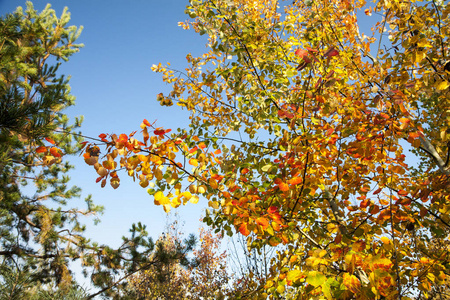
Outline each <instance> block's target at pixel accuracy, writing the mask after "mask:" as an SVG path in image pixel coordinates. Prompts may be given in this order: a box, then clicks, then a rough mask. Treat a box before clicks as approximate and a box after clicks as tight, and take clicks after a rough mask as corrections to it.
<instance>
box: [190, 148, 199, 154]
mask: <svg viewBox="0 0 450 300" xmlns="http://www.w3.org/2000/svg"><path fill="white" fill-rule="evenodd" d="M197 150H198V148H197V147H194V148H192V149H191V150H189V153H194V152H195V151H197Z"/></svg>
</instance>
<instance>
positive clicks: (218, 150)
mask: <svg viewBox="0 0 450 300" xmlns="http://www.w3.org/2000/svg"><path fill="white" fill-rule="evenodd" d="M220 153H222V151H220V149H217V150H216V151H214V154H216V155H219V154H220Z"/></svg>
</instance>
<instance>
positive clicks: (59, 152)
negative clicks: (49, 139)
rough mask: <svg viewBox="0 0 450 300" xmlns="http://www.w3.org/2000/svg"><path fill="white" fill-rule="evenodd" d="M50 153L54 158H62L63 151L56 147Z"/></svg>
mask: <svg viewBox="0 0 450 300" xmlns="http://www.w3.org/2000/svg"><path fill="white" fill-rule="evenodd" d="M50 153H51V155H53V156H54V157H61V156H62V153H61V150H59V149H58V148H56V147H52V148H51V149H50Z"/></svg>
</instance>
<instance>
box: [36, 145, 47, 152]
mask: <svg viewBox="0 0 450 300" xmlns="http://www.w3.org/2000/svg"><path fill="white" fill-rule="evenodd" d="M44 152H47V147H44V146H40V147H37V149H36V153H44Z"/></svg>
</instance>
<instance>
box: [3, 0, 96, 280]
mask: <svg viewBox="0 0 450 300" xmlns="http://www.w3.org/2000/svg"><path fill="white" fill-rule="evenodd" d="M69 20H70V14H69V13H68V11H67V9H65V10H64V11H63V13H62V15H61V17H60V18H58V17H57V16H56V14H55V11H54V10H52V9H51V8H50V5H48V6H47V7H46V8H45V9H44V10H43V11H42V12H41V13H38V12H37V11H36V10H35V9H34V8H33V5H32V4H31V3H30V2H28V3H27V8H26V9H25V10H23V9H22V8H21V7H19V8H17V10H16V12H14V13H13V14H8V15H6V16H5V17H2V18H0V98H1V102H0V258H1V259H2V260H3V262H4V263H5V264H8V263H9V264H14V265H18V266H27V267H33V268H35V269H36V271H38V272H39V276H38V277H39V278H40V280H41V281H43V282H54V283H57V284H69V283H70V282H71V280H72V279H71V275H70V271H69V269H68V262H69V259H71V258H72V259H73V258H77V257H79V256H80V249H81V248H82V247H83V245H84V244H85V243H86V240H85V239H84V238H83V237H82V236H81V233H82V232H83V230H84V226H83V225H82V224H80V223H79V221H78V219H77V218H78V216H80V215H89V214H95V213H97V212H99V211H100V210H101V207H97V206H94V205H93V203H92V201H91V199H89V198H88V199H86V202H87V209H85V210H80V209H77V208H68V207H67V204H68V201H69V200H71V199H73V198H76V197H79V196H80V189H79V188H78V187H69V177H68V176H67V172H68V171H69V170H71V169H72V166H71V165H70V164H69V163H68V162H65V161H63V160H62V156H63V155H70V154H74V153H76V152H77V151H78V150H79V142H80V137H79V136H78V135H77V134H76V133H75V130H76V128H77V127H79V126H80V122H81V120H80V119H76V120H75V122H74V124H69V120H68V117H67V116H66V115H65V114H63V113H62V111H63V110H64V109H65V108H67V107H69V106H71V105H73V104H74V100H75V98H74V96H72V95H71V94H70V87H69V85H68V79H66V78H65V77H64V76H63V75H59V74H58V67H59V66H60V64H61V61H67V60H68V59H69V57H70V56H71V55H72V54H74V53H76V52H78V50H79V48H80V47H81V46H82V45H79V44H75V40H76V39H77V38H78V36H79V34H80V33H81V28H77V27H75V26H68V22H69Z"/></svg>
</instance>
